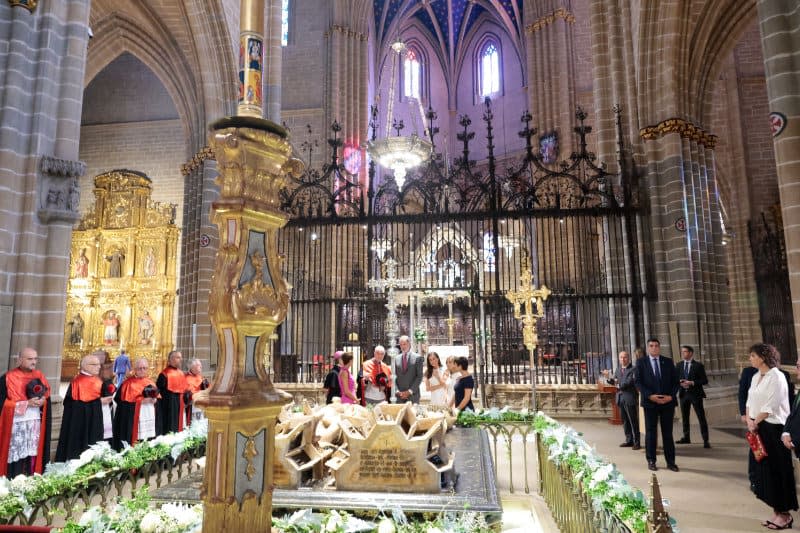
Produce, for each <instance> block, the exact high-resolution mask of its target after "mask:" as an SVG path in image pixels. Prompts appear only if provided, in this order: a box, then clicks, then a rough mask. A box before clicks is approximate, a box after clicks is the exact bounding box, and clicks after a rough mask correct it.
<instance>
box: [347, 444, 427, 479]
mask: <svg viewBox="0 0 800 533" xmlns="http://www.w3.org/2000/svg"><path fill="white" fill-rule="evenodd" d="M416 477H417V465H416V461H415V459H414V452H412V451H411V450H397V449H388V448H382V449H381V448H376V449H374V450H361V470H360V472H359V478H361V480H363V481H367V482H371V481H374V482H378V483H380V482H381V481H385V480H393V481H401V480H408V481H413V480H414V479H416Z"/></svg>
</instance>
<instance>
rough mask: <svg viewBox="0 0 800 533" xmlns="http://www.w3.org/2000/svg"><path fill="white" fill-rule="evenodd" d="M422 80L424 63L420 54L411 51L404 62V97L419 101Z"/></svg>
mask: <svg viewBox="0 0 800 533" xmlns="http://www.w3.org/2000/svg"><path fill="white" fill-rule="evenodd" d="M421 79H422V62H421V58H420V56H419V54H418V53H417V52H416V51H415V50H414V49H410V50H409V51H408V53H406V57H405V59H404V60H403V96H405V97H406V98H416V99H418V100H419V98H420V95H421V94H422V91H421V87H422V85H421V83H422V82H421Z"/></svg>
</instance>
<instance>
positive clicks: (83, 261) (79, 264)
mask: <svg viewBox="0 0 800 533" xmlns="http://www.w3.org/2000/svg"><path fill="white" fill-rule="evenodd" d="M88 275H89V258H88V257H86V248H81V255H79V256H78V258H77V259H76V260H75V277H76V278H85V277H86V276H88Z"/></svg>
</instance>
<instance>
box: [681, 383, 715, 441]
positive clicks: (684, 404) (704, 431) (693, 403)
mask: <svg viewBox="0 0 800 533" xmlns="http://www.w3.org/2000/svg"><path fill="white" fill-rule="evenodd" d="M679 401H680V403H681V421H682V422H683V438H684V439H686V440H690V439H689V413H690V408H691V407H694V414H695V415H697V421H698V422H700V435H702V437H703V442H708V422H706V410H705V408H704V407H703V398H702V397H699V396H695V395H694V394H684V395H683V396H681V397H680V400H679Z"/></svg>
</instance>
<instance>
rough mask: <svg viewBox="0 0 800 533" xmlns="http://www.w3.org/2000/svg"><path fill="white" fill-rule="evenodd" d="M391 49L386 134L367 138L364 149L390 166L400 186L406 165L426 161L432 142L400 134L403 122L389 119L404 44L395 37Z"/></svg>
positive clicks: (415, 136) (412, 166)
mask: <svg viewBox="0 0 800 533" xmlns="http://www.w3.org/2000/svg"><path fill="white" fill-rule="evenodd" d="M392 50H393V51H394V52H395V54H396V55H397V57H396V58H393V59H392V79H391V84H390V85H389V103H388V105H387V112H386V137H384V138H383V139H376V140H374V141H370V142H368V143H367V151H368V152H369V154H370V156H372V157H373V158H375V160H376V161H377V162H378V164H379V165H381V166H382V167H385V168H388V169H391V170H392V172H393V173H394V181H395V183H396V184H397V189H398V190H402V189H403V185H404V184H405V182H406V173H407V171H408V169H410V168H414V167H416V166H417V165H419V164H420V163H422V162H423V161H426V160H427V159H428V158H429V157H430V156H431V151H432V149H433V146H432V145H431V143H429V142H428V141H426V140H425V139H422V138H421V137H419V136H418V135H417V134H416V133H413V134H411V135H410V136H408V137H403V136H401V135H400V131H401V130H402V129H403V128H404V127H405V125H404V124H403V121H402V120H393V117H392V115H393V111H394V98H395V88H396V87H397V71H398V66H399V65H401V64H402V62H403V54H404V53H405V51H406V45H405V43H404V42H403V41H402V40H400V39H398V40H397V41H395V42H394V43H392ZM392 129H394V130H395V135H390V133H391V130H392Z"/></svg>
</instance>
